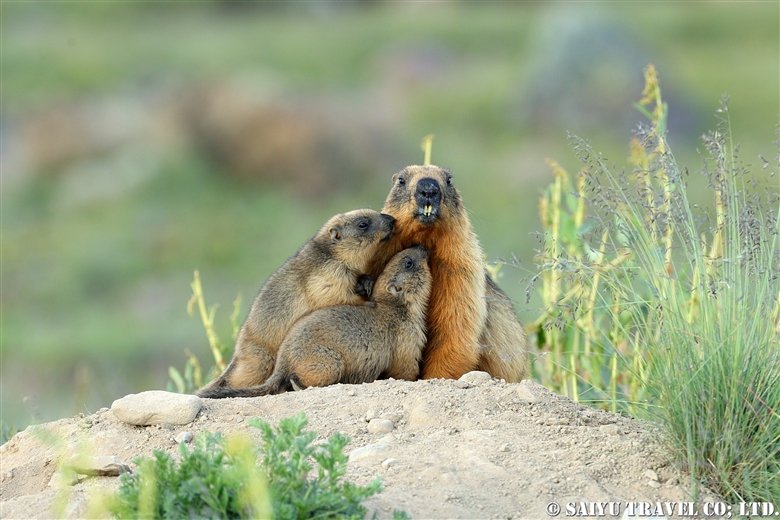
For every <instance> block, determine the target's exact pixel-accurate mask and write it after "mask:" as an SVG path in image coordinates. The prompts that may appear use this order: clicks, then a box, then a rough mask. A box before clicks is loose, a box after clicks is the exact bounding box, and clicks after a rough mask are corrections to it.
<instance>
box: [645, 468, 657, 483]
mask: <svg viewBox="0 0 780 520" xmlns="http://www.w3.org/2000/svg"><path fill="white" fill-rule="evenodd" d="M643 475H644V476H645V477H647V478H649V479H650V480H654V481H655V482H658V473H656V472H655V471H653V470H652V469H648V470H647V471H645V472H644V473H643Z"/></svg>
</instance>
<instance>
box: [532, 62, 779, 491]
mask: <svg viewBox="0 0 780 520" xmlns="http://www.w3.org/2000/svg"><path fill="white" fill-rule="evenodd" d="M645 77H646V88H645V91H644V92H643V98H642V100H641V101H640V108H641V111H642V112H643V113H644V114H645V115H647V116H648V117H649V119H650V125H649V126H647V127H644V128H641V129H640V131H639V132H638V134H637V137H636V138H635V139H634V140H633V141H632V146H631V158H630V162H631V165H632V167H633V170H632V172H631V173H630V174H622V173H615V169H614V167H613V166H611V165H610V164H609V163H608V162H607V161H606V160H605V159H604V158H603V157H601V156H600V155H598V154H596V153H594V151H593V150H592V148H591V146H590V145H589V144H588V143H587V142H585V141H584V140H582V139H579V138H572V141H573V143H574V147H575V150H576V151H577V152H578V154H579V155H580V157H581V159H582V160H583V162H584V163H585V169H584V171H583V173H582V174H581V177H580V179H582V180H581V181H580V182H579V183H578V189H577V196H578V198H577V199H576V202H577V204H576V205H575V208H577V209H575V210H572V209H571V207H572V206H571V204H570V206H569V208H568V210H569V214H568V215H571V214H574V215H578V208H579V207H580V205H582V206H583V207H584V206H587V208H588V209H590V210H591V218H590V222H589V223H586V221H585V219H583V218H581V219H579V220H577V218H576V217H575V218H574V219H572V220H573V223H571V224H568V225H569V226H570V227H569V228H567V227H566V225H564V224H563V223H562V222H565V219H566V218H571V217H569V216H568V215H566V216H564V217H563V218H560V219H557V220H556V217H555V213H556V212H559V210H557V209H553V210H551V211H550V213H549V214H551V215H552V216H551V217H548V218H547V220H545V221H544V222H545V228H546V229H547V230H548V233H547V241H546V248H545V255H544V256H543V258H544V259H545V264H544V266H545V270H544V271H543V273H542V274H541V275H540V276H541V277H542V280H543V285H542V289H543V291H544V293H545V302H546V303H547V308H546V312H545V314H544V315H543V316H542V317H541V318H540V320H538V322H537V329H536V331H537V334H538V337H539V339H540V345H542V346H544V347H545V350H547V349H549V352H550V354H551V356H552V358H551V359H552V361H550V362H549V363H548V368H549V370H550V375H549V376H548V377H549V379H550V380H551V381H552V382H553V383H556V382H560V381H563V382H564V383H563V384H562V386H563V387H564V389H569V393H570V395H571V393H572V391H571V388H572V387H573V388H575V389H576V388H577V387H578V386H580V385H584V386H586V387H588V385H590V387H591V388H596V389H598V390H599V391H601V392H604V393H606V394H607V395H610V396H611V397H610V398H611V402H612V403H613V404H612V407H613V408H614V407H615V406H616V402H617V401H618V399H619V398H618V395H620V393H621V392H620V391H619V390H617V387H618V386H619V385H622V386H623V387H624V390H623V392H622V394H623V395H627V396H631V395H634V396H639V397H641V401H643V402H645V403H646V404H647V405H649V406H646V407H643V406H637V405H638V404H640V403H639V401H638V400H627V401H626V402H625V403H624V404H625V405H626V408H627V409H628V410H629V411H631V412H633V413H635V414H639V413H641V412H649V413H650V415H651V416H652V417H655V418H657V419H660V420H661V421H662V423H663V424H664V425H665V427H666V430H667V432H668V438H669V440H670V444H671V447H672V449H673V450H674V451H675V452H676V453H677V454H678V456H679V460H680V461H681V462H682V463H683V465H684V466H685V467H686V468H687V469H688V471H689V472H690V474H691V479H692V483H693V489H694V494H695V493H696V483H697V482H698V481H704V482H706V483H707V484H708V485H709V486H710V487H711V488H712V489H714V490H715V491H716V492H718V493H719V494H721V495H722V496H723V497H724V498H727V499H730V500H732V501H735V502H736V501H746V500H752V501H760V500H765V501H773V502H777V500H778V499H780V341H779V340H780V337H779V336H780V326H779V325H780V321H779V318H780V248H779V247H778V236H779V235H780V210H778V209H777V208H778V207H779V205H778V192H777V190H776V189H774V190H773V189H769V190H766V189H765V190H764V194H765V195H766V196H765V197H764V198H763V199H762V198H761V197H760V196H759V195H758V194H756V193H755V192H756V191H757V190H751V189H750V187H751V180H750V178H749V177H748V176H747V172H746V171H745V170H744V169H743V168H741V167H740V165H739V161H738V159H737V157H738V156H737V150H736V147H735V146H734V145H733V142H732V138H731V130H730V121H729V119H728V108H727V106H726V105H725V104H724V105H723V106H722V107H721V108H720V109H719V110H718V114H719V116H720V124H719V126H718V128H717V129H716V130H715V131H713V132H710V133H709V134H707V135H706V136H705V137H704V145H705V149H706V153H707V158H706V161H705V168H704V173H705V175H706V176H707V180H708V186H709V188H710V190H711V192H712V196H713V199H714V204H713V207H712V208H711V210H710V211H707V210H706V209H704V208H701V207H699V206H698V205H697V204H695V203H694V202H693V201H692V200H691V199H690V195H691V194H690V193H689V191H688V172H687V171H685V170H681V169H680V168H679V166H678V164H677V162H676V161H675V158H674V156H673V154H672V152H671V148H670V146H669V144H668V142H667V140H666V132H665V127H666V124H665V122H666V114H667V108H666V105H665V104H664V103H663V101H662V98H661V89H660V84H659V82H658V78H657V75H656V73H655V69H654V68H652V66H651V67H648V69H647V70H646V73H645ZM560 178H562V176H561V175H560V174H558V176H557V177H556V182H562V181H559V179H560ZM580 186H581V187H580ZM561 193H564V194H565V193H567V190H566V189H565V188H560V189H559V188H556V187H554V188H553V189H552V190H551V195H549V196H548V198H547V199H545V202H546V203H547V204H548V207H551V208H561V203H560V200H559V199H557V198H556V197H558V196H560V195H559V194H561ZM766 208H771V209H769V210H768V211H767V210H766ZM543 209H544V204H543ZM579 214H584V210H582V212H581V213H579ZM543 215H545V213H543ZM587 226H591V228H592V229H590V230H589V229H587ZM572 229H573V231H572ZM593 236H596V237H599V238H597V239H596V241H595V243H596V244H597V246H596V247H595V248H594V247H591V246H590V245H589V244H590V243H594V240H593V238H592V237H593ZM588 342H590V343H591V347H590V348H591V352H593V350H594V348H595V350H596V351H598V352H601V353H604V354H606V355H607V356H608V357H609V363H608V364H607V363H605V362H604V363H601V364H599V363H597V362H593V361H591V360H589V359H588V358H587V357H583V353H584V351H585V349H586V345H587V344H588ZM567 361H568V362H567ZM589 361H590V362H589ZM603 361H606V359H604V360H603ZM618 364H620V367H621V369H620V370H617V369H616V367H617V365H618ZM607 366H608V367H609V369H606V367H607ZM605 375H606V378H605ZM566 381H569V384H568V387H567V385H566V383H565V382H566ZM607 389H611V392H610V391H608V390H607ZM575 397H576V394H575Z"/></svg>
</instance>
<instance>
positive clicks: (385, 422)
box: [368, 419, 395, 433]
mask: <svg viewBox="0 0 780 520" xmlns="http://www.w3.org/2000/svg"><path fill="white" fill-rule="evenodd" d="M394 429H395V425H394V424H393V421H391V420H389V419H371V421H369V423H368V433H390V432H391V431H393V430H394Z"/></svg>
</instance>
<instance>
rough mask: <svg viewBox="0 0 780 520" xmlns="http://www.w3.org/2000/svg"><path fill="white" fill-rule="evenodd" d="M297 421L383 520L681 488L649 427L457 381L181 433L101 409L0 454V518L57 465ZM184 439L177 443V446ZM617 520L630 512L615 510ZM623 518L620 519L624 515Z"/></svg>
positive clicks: (73, 511) (524, 510)
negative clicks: (378, 485)
mask: <svg viewBox="0 0 780 520" xmlns="http://www.w3.org/2000/svg"><path fill="white" fill-rule="evenodd" d="M300 411H303V412H305V413H306V415H307V416H308V418H309V429H311V430H314V431H316V432H317V433H318V435H319V437H320V438H322V439H325V438H327V437H328V436H330V435H331V434H333V433H335V432H337V431H340V432H343V433H345V434H347V435H349V436H350V437H351V438H352V442H351V443H350V445H349V446H348V450H352V451H351V454H350V462H349V473H348V475H347V477H348V478H349V479H351V480H354V481H357V482H360V483H367V482H369V481H371V480H372V479H374V478H375V476H377V475H379V476H380V477H381V478H382V482H383V483H384V488H385V489H384V491H383V492H382V493H381V494H379V495H377V496H376V497H374V498H373V499H371V500H370V501H369V503H368V505H369V507H370V509H372V510H375V511H376V512H377V514H378V516H379V517H380V518H385V517H389V516H391V515H392V512H393V510H394V509H402V510H405V511H406V512H408V513H409V514H410V515H411V516H412V517H414V518H543V517H547V516H548V515H547V512H546V511H547V510H546V507H547V504H548V503H550V502H556V503H557V504H559V505H560V506H561V507H563V508H564V510H563V513H562V514H561V516H565V515H566V512H565V507H566V504H567V503H575V504H578V503H579V502H582V501H586V502H602V501H616V502H621V503H623V504H625V503H627V502H637V501H647V502H653V503H655V502H658V501H662V502H665V501H672V502H677V501H685V500H687V499H688V494H687V489H686V487H685V483H686V480H685V477H684V476H683V475H681V474H679V473H678V472H676V471H675V470H673V469H672V467H671V465H670V459H669V457H668V455H667V454H666V453H665V451H664V449H663V447H662V446H661V444H660V443H659V442H658V439H657V437H658V435H657V432H655V431H654V430H653V429H652V428H651V427H650V426H649V425H647V424H644V423H641V422H639V421H636V420H633V419H628V418H625V417H621V416H619V415H615V414H609V413H605V412H601V411H598V410H594V409H591V408H588V407H585V406H580V405H578V404H576V403H573V402H572V401H570V400H569V399H566V398H563V397H560V396H558V395H555V394H553V393H551V392H549V391H547V390H546V389H545V388H543V387H542V386H540V385H538V384H536V383H533V382H529V381H524V382H522V383H519V384H508V383H504V382H501V381H496V380H492V379H490V378H489V377H487V375H486V374H482V373H470V374H467V375H466V376H464V378H462V380H459V381H452V380H430V381H418V382H407V381H394V380H387V381H376V382H374V383H371V384H364V385H334V386H330V387H326V388H312V389H307V390H304V391H300V392H292V393H287V394H282V395H278V396H268V397H257V398H252V399H226V400H209V399H206V400H204V404H203V408H202V409H201V411H200V413H199V415H198V416H197V418H196V419H195V421H194V422H192V423H191V424H188V425H186V426H169V425H159V426H131V425H128V424H125V423H122V422H120V421H119V420H118V419H116V417H115V416H114V414H113V413H112V412H111V411H110V410H109V409H107V408H103V409H101V410H100V411H98V412H97V413H94V414H92V415H89V416H82V417H74V418H69V419H62V420H59V421H55V422H51V423H47V424H44V425H40V426H38V427H30V428H28V429H27V430H25V431H24V432H22V433H20V434H18V435H16V436H15V437H14V438H13V439H11V440H10V441H9V442H8V443H6V444H5V445H3V446H2V448H0V457H2V486H1V487H0V501H1V503H0V516H2V517H4V518H17V517H33V518H42V517H50V516H52V514H53V512H52V509H51V508H52V504H53V503H54V501H55V500H56V499H57V497H58V494H59V495H61V494H62V493H61V491H60V490H61V489H62V486H58V485H56V484H55V483H53V482H52V481H53V480H54V481H56V478H54V479H53V476H54V475H55V473H56V469H57V466H58V463H59V461H60V459H61V457H62V456H63V455H64V454H67V455H72V454H74V453H78V452H80V451H88V453H89V454H90V455H98V456H103V455H105V456H115V457H116V458H118V459H119V461H121V462H124V463H126V464H130V465H131V467H132V464H131V461H132V459H133V458H134V457H136V456H138V455H143V456H149V455H151V453H152V450H154V449H161V450H166V451H169V452H175V451H176V450H177V447H176V443H175V441H174V438H175V437H177V436H180V435H181V434H182V433H183V432H185V431H186V432H191V433H193V434H197V433H198V432H201V431H219V432H222V433H224V434H230V433H231V432H235V431H242V432H248V433H249V434H250V435H252V436H253V437H259V435H258V432H257V430H256V429H255V428H252V427H249V426H248V425H247V424H246V419H247V418H248V417H254V416H257V417H260V418H262V419H264V420H267V421H269V422H271V423H272V424H276V423H277V422H278V421H279V420H280V419H282V418H284V417H287V416H290V415H293V414H295V413H297V412H300ZM180 438H181V437H180ZM117 485H118V479H116V478H112V477H91V478H89V479H87V480H84V481H82V482H79V483H77V484H75V485H73V486H72V487H69V488H68V489H69V490H70V497H69V503H68V505H67V506H66V509H65V511H66V512H67V514H68V515H70V516H74V517H77V516H81V515H83V514H84V513H85V509H84V508H85V507H86V496H87V493H88V491H89V489H90V488H91V487H93V486H97V487H104V488H105V487H108V488H115V487H116V486H117ZM623 509H625V506H623ZM620 514H622V511H621V512H620Z"/></svg>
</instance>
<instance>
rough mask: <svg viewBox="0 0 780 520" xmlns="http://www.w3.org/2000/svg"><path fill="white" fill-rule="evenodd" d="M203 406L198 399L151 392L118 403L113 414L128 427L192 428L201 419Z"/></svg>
mask: <svg viewBox="0 0 780 520" xmlns="http://www.w3.org/2000/svg"><path fill="white" fill-rule="evenodd" d="M202 405H203V402H202V401H201V399H200V397H198V396H197V395H187V394H175V393H173V392H163V391H161V390H150V391H148V392H141V393H140V394H130V395H126V396H124V397H122V398H121V399H117V400H116V401H114V402H113V404H112V405H111V411H112V412H113V413H114V416H116V418H117V419H119V420H120V421H122V422H125V423H127V424H135V425H138V426H148V425H151V424H189V423H191V422H192V421H193V420H194V419H195V416H196V415H198V412H199V411H200V408H201V406H202Z"/></svg>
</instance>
